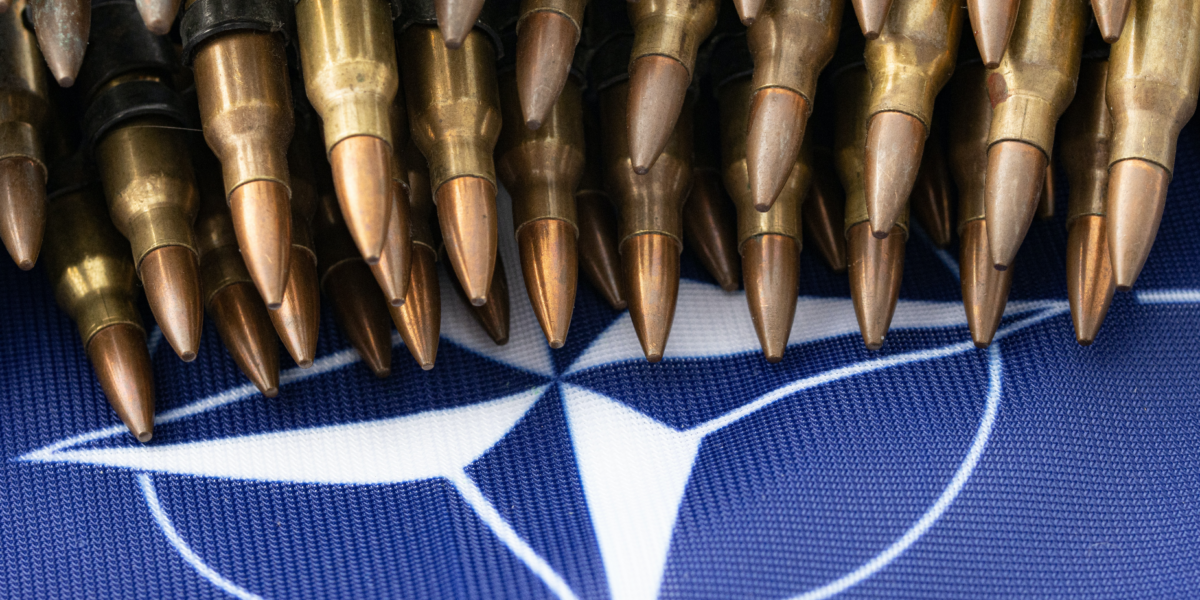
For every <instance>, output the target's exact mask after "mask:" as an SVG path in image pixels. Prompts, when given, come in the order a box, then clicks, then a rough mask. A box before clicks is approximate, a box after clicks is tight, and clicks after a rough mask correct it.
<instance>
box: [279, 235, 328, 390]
mask: <svg viewBox="0 0 1200 600" xmlns="http://www.w3.org/2000/svg"><path fill="white" fill-rule="evenodd" d="M292 248H293V255H292V260H291V265H292V266H291V268H289V269H288V283H287V287H286V288H284V293H283V302H281V303H280V305H279V309H278V310H273V311H270V313H269V315H270V317H271V324H272V325H274V326H275V333H277V334H279V339H280V340H281V341H283V347H284V348H287V351H288V354H290V355H292V360H294V361H296V365H298V366H299V367H300V368H301V369H307V368H309V367H311V366H312V363H313V360H314V359H315V358H316V356H317V333H318V329H319V327H320V322H321V299H320V294H319V293H318V292H317V264H316V261H315V260H314V259H313V257H312V255H311V254H309V253H308V252H306V251H304V250H300V249H298V248H296V247H295V246H293V247H292Z"/></svg>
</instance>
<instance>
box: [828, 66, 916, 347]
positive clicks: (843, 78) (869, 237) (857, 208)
mask: <svg viewBox="0 0 1200 600" xmlns="http://www.w3.org/2000/svg"><path fill="white" fill-rule="evenodd" d="M834 92H835V97H836V102H837V106H838V113H837V123H836V133H835V139H836V142H835V146H834V153H835V159H836V162H837V170H838V174H839V175H840V176H841V179H842V186H843V187H844V188H845V190H846V216H845V219H846V220H845V226H844V229H843V231H844V232H845V235H846V257H847V263H848V267H849V268H848V271H849V275H850V297H851V300H853V302H854V314H855V316H856V317H858V326H859V329H860V330H861V331H862V336H863V343H864V344H865V345H866V347H867V349H868V350H878V349H879V348H881V347H883V342H884V340H885V339H886V337H887V331H888V329H889V328H890V327H891V323H892V315H893V314H894V313H895V311H896V302H897V301H898V300H899V298H900V280H901V278H902V277H903V276H904V243H905V241H907V239H908V207H907V205H906V206H905V207H904V209H903V211H902V212H901V213H900V214H899V215H898V217H897V219H896V224H895V225H894V226H892V229H891V231H889V232H888V235H887V236H886V237H884V238H882V239H880V238H877V237H875V236H874V235H873V234H872V232H871V231H870V223H869V222H868V217H867V195H866V189H865V181H864V169H865V162H866V161H865V158H864V156H863V150H862V149H863V147H864V145H865V144H866V139H867V116H868V114H869V113H868V110H869V108H870V104H869V94H870V93H871V80H870V78H869V77H868V75H867V71H866V69H865V68H863V67H859V66H850V67H846V68H844V69H842V71H841V72H840V73H839V74H838V76H837V77H836V78H835V80H834Z"/></svg>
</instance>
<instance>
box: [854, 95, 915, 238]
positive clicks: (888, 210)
mask: <svg viewBox="0 0 1200 600" xmlns="http://www.w3.org/2000/svg"><path fill="white" fill-rule="evenodd" d="M924 150H925V125H924V123H921V120H920V119H918V118H916V117H914V116H912V115H908V114H905V113H902V112H897V111H894V110H888V111H884V112H880V113H876V114H875V116H873V117H871V122H870V123H869V124H868V125H867V146H866V169H865V171H864V173H863V176H864V179H865V182H866V193H867V215H868V216H869V217H870V219H871V233H872V234H873V235H874V236H875V237H876V238H879V239H881V240H882V239H884V238H886V237H887V236H888V232H890V231H891V230H892V226H893V225H895V224H896V219H897V218H899V217H900V214H901V213H902V212H904V207H905V206H907V205H908V196H909V194H911V193H912V189H913V184H915V183H916V181H917V172H918V171H919V170H920V168H921V156H922V154H923V153H924Z"/></svg>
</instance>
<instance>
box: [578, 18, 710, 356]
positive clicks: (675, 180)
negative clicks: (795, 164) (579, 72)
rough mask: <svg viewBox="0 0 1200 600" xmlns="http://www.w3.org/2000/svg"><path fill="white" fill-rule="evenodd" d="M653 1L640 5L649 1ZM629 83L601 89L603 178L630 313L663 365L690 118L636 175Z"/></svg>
mask: <svg viewBox="0 0 1200 600" xmlns="http://www.w3.org/2000/svg"><path fill="white" fill-rule="evenodd" d="M648 1H650V0H639V4H640V3H641V2H648ZM628 99H629V82H628V81H622V82H619V83H616V84H614V85H612V86H610V87H608V88H606V89H603V90H601V92H600V120H601V124H602V126H603V128H604V131H605V134H606V135H607V136H608V137H607V138H606V139H605V140H604V144H603V148H604V164H605V169H604V171H605V181H606V185H607V187H608V189H609V194H610V195H611V197H613V198H615V199H616V204H617V213H618V215H619V217H618V219H619V221H618V239H619V240H620V241H619V242H618V244H617V247H618V249H619V250H620V252H621V260H622V265H623V270H624V272H625V291H626V293H627V294H628V295H629V296H628V301H629V311H630V316H631V318H632V320H633V325H634V329H635V330H636V331H637V334H638V340H639V341H640V342H641V344H642V351H643V352H644V353H645V355H646V360H648V361H650V362H658V361H660V360H662V357H663V353H664V352H665V350H666V343H667V338H668V336H669V335H670V333H671V323H672V321H674V319H675V301H676V299H677V297H678V293H679V254H680V253H681V252H682V251H683V239H682V236H683V223H682V208H683V202H684V199H685V198H686V194H687V190H688V187H689V185H690V180H691V172H692V115H691V108H690V106H688V105H686V104H685V105H684V109H683V113H684V114H682V115H681V116H680V118H679V120H678V121H676V123H675V128H674V130H673V131H672V133H671V137H670V138H669V139H668V142H667V145H666V147H665V148H664V149H663V152H662V155H661V156H660V157H659V159H658V161H656V162H655V163H654V166H653V167H651V168H650V170H649V171H648V172H647V173H646V174H645V175H638V174H637V173H636V172H635V171H634V168H633V159H632V158H631V157H630V154H629V129H628V127H627V126H626V125H627V123H626V117H627V115H628V114H629V111H628V110H627V106H628V101H629V100H628Z"/></svg>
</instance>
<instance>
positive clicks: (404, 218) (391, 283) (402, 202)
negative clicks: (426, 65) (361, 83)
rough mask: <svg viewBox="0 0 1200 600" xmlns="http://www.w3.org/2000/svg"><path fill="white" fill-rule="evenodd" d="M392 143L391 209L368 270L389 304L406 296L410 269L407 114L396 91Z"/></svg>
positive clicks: (402, 301) (396, 302) (402, 98)
mask: <svg viewBox="0 0 1200 600" xmlns="http://www.w3.org/2000/svg"><path fill="white" fill-rule="evenodd" d="M390 120H391V124H392V143H394V144H396V148H397V149H398V151H397V152H393V153H392V166H391V170H392V212H391V218H390V219H389V220H388V227H387V240H386V241H385V242H384V244H383V251H382V252H381V253H380V255H379V262H377V263H375V264H373V265H371V273H372V274H374V275H375V281H376V283H378V284H379V288H380V290H382V291H383V296H384V298H386V299H387V301H388V305H389V306H400V305H401V304H404V298H405V297H406V296H407V295H408V280H409V276H410V275H409V272H410V271H411V270H412V234H411V232H410V227H411V223H410V220H411V216H410V214H409V213H410V210H409V202H408V165H407V164H406V161H405V157H404V152H403V149H404V147H405V146H407V145H408V113H407V111H406V110H405V108H404V94H403V93H401V92H397V93H396V101H395V102H393V103H392V111H391V113H390Z"/></svg>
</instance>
